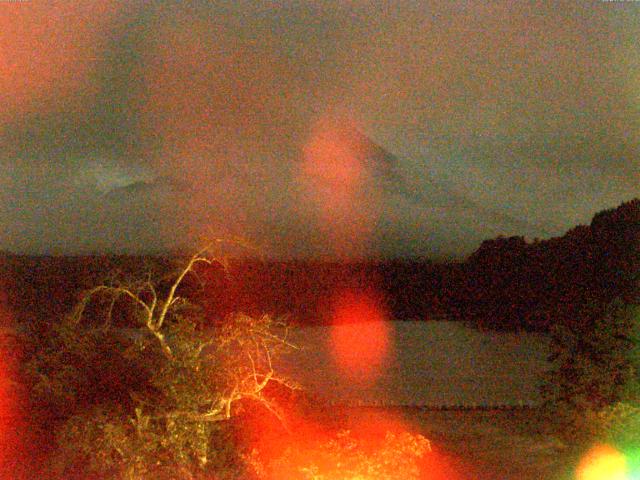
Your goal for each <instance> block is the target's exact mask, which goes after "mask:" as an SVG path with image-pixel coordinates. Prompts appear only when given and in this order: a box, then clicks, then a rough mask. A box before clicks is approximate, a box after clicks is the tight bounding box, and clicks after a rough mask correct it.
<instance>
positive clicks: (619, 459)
mask: <svg viewBox="0 0 640 480" xmlns="http://www.w3.org/2000/svg"><path fill="white" fill-rule="evenodd" d="M576 480H629V467H628V465H627V459H626V458H625V456H624V454H623V453H622V452H620V451H618V450H616V449H615V448H613V447H612V446H610V445H597V446H595V447H593V448H592V449H591V450H590V451H589V452H588V453H587V455H585V457H584V458H583V459H582V460H581V461H580V464H579V466H578V469H577V471H576Z"/></svg>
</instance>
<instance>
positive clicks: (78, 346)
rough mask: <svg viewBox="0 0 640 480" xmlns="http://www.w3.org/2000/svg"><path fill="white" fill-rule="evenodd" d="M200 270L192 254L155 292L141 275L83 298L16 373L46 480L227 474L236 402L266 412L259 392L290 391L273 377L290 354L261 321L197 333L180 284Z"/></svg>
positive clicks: (277, 332) (234, 459)
mask: <svg viewBox="0 0 640 480" xmlns="http://www.w3.org/2000/svg"><path fill="white" fill-rule="evenodd" d="M212 261H213V260H212V259H211V258H209V257H208V256H207V255H206V250H205V251H202V252H200V253H198V254H196V255H194V256H193V257H191V258H190V259H189V260H188V261H187V263H186V265H185V266H184V267H183V268H182V269H181V270H179V271H178V272H177V273H176V274H175V275H174V276H173V277H172V281H171V283H170V285H168V286H167V287H166V288H165V289H164V290H162V289H160V288H158V287H157V284H154V283H153V282H152V281H151V280H150V279H149V278H147V279H145V280H143V281H140V282H136V283H129V284H112V285H100V286H97V287H95V288H93V289H91V290H89V291H88V292H86V293H85V294H84V295H83V296H82V298H81V300H80V302H79V303H78V305H77V307H76V308H75V309H74V311H73V312H72V313H71V314H70V315H69V316H67V317H66V318H64V319H63V320H62V321H61V322H60V324H58V325H56V326H55V328H54V329H53V335H52V336H51V337H50V338H48V339H47V340H46V341H44V342H43V344H42V345H41V346H40V347H41V348H39V349H37V351H36V352H35V355H34V357H33V359H32V360H31V361H30V362H28V363H27V371H28V374H29V376H30V378H31V384H32V393H33V401H34V404H35V405H39V406H40V407H41V409H40V410H41V411H43V412H46V413H47V414H48V420H49V422H50V425H51V426H53V430H54V431H55V442H56V444H57V446H58V449H57V454H56V455H55V456H54V460H53V461H52V462H51V467H52V468H51V472H50V474H51V475H52V476H53V475H58V476H60V477H63V478H75V477H77V478H83V479H84V478H91V475H95V476H96V477H97V478H122V479H144V478H152V477H153V478H154V479H157V478H173V479H181V478H185V479H191V478H199V477H200V476H204V475H205V474H207V472H210V471H212V470H214V471H216V478H221V479H222V478H225V475H226V476H227V477H229V478H233V477H234V476H235V475H236V474H237V475H239V473H238V472H239V471H240V470H241V465H240V460H239V459H240V457H239V454H238V451H236V450H235V449H232V448H228V443H227V437H228V432H227V431H226V430H227V427H226V425H225V424H226V423H227V422H226V421H227V420H229V419H230V418H232V417H233V416H234V415H235V414H236V412H237V405H238V404H239V402H240V401H243V400H249V401H256V402H260V403H261V404H262V405H264V406H266V407H267V408H268V409H269V410H270V411H272V412H277V410H276V407H275V405H274V404H273V401H272V399H271V398H269V397H268V396H267V395H266V394H265V392H266V388H267V386H268V385H269V384H271V383H274V382H276V383H279V384H282V385H285V386H287V387H293V385H292V384H291V383H290V382H289V381H288V380H287V379H286V378H283V377H281V376H279V375H278V374H277V372H275V370H274V368H273V359H274V358H275V357H276V356H277V355H278V354H279V353H280V352H282V351H283V349H287V348H290V347H291V345H289V344H288V342H287V340H286V325H284V324H283V323H281V322H279V321H276V320H274V319H272V318H271V317H269V316H262V317H259V318H252V317H249V316H246V315H243V314H235V315H231V316H229V317H228V318H226V319H224V320H223V321H219V322H216V323H215V324H214V325H205V323H204V321H203V315H202V313H201V311H200V310H199V309H198V308H197V306H195V305H193V304H192V303H191V302H190V301H189V299H188V298H185V297H183V296H181V295H180V291H181V290H180V285H181V283H182V282H183V280H184V279H185V278H186V277H188V276H193V275H195V273H196V270H195V268H196V266H197V265H207V264H210V263H211V262H212ZM221 440H224V441H221Z"/></svg>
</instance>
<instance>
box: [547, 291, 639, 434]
mask: <svg viewBox="0 0 640 480" xmlns="http://www.w3.org/2000/svg"><path fill="white" fill-rule="evenodd" d="M585 309H586V310H587V309H588V313H583V315H585V316H586V315H590V321H589V328H586V327H584V326H583V328H581V329H580V330H576V329H572V328H570V327H569V326H567V325H556V326H555V328H554V329H553V332H552V348H553V351H552V356H551V358H550V360H551V361H552V362H553V364H554V369H553V370H552V371H551V372H549V375H548V379H547V380H548V381H547V383H546V385H545V386H544V390H543V393H544V396H545V398H546V401H547V403H546V410H547V413H548V414H549V419H550V420H552V422H553V423H554V424H555V425H556V426H557V427H558V431H560V432H562V434H563V435H564V436H565V437H566V438H567V439H568V440H571V441H572V442H573V443H575V442H576V440H578V441H579V440H584V441H589V440H593V439H594V438H600V439H604V438H609V437H610V436H611V435H614V436H616V435H617V434H614V433H613V432H614V430H617V429H619V427H620V425H619V422H621V421H622V416H628V418H629V419H630V420H631V419H632V418H633V415H632V413H633V411H634V410H635V408H637V407H640V309H639V308H638V306H632V305H626V304H624V303H623V302H622V301H619V300H618V301H615V302H613V303H611V304H610V305H607V306H606V307H599V306H590V307H585ZM639 439H640V437H639Z"/></svg>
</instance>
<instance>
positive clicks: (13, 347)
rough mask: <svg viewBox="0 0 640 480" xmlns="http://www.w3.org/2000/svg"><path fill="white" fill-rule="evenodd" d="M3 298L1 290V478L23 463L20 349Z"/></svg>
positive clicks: (14, 472)
mask: <svg viewBox="0 0 640 480" xmlns="http://www.w3.org/2000/svg"><path fill="white" fill-rule="evenodd" d="M5 305H6V297H5V294H4V292H3V291H2V290H0V475H1V476H2V478H6V476H7V475H14V474H17V473H16V466H17V465H18V464H20V463H24V462H23V459H22V455H21V452H22V447H23V440H24V431H23V427H24V424H23V419H24V416H23V413H24V412H22V411H21V410H20V406H21V405H23V402H21V400H20V391H19V383H18V382H17V368H18V360H19V354H20V352H19V348H18V345H17V342H16V338H15V332H14V330H13V325H12V316H11V315H10V314H9V311H8V309H7V308H6V306H5Z"/></svg>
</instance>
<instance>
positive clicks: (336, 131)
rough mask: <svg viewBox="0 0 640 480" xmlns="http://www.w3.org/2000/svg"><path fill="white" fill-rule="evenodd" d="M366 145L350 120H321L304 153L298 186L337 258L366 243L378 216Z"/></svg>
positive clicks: (312, 131)
mask: <svg viewBox="0 0 640 480" xmlns="http://www.w3.org/2000/svg"><path fill="white" fill-rule="evenodd" d="M369 148H370V147H369V145H368V144H367V143H366V141H364V137H361V136H360V135H358V134H357V130H356V128H355V126H354V123H353V122H351V121H349V120H344V121H341V120H337V119H333V118H332V119H322V120H320V121H318V122H317V123H316V124H315V125H314V126H313V127H312V129H311V132H310V135H309V138H308V140H307V142H306V144H305V146H304V149H303V163H302V166H301V168H300V171H299V182H300V185H301V186H302V187H303V192H304V195H305V197H304V198H305V201H306V202H308V206H309V207H311V211H312V212H314V214H317V220H318V222H319V223H320V227H321V228H323V229H324V233H325V234H326V235H327V236H328V237H329V240H330V241H331V245H332V247H333V250H334V252H333V253H335V254H338V255H346V256H349V255H353V254H357V253H358V252H359V250H361V248H362V247H363V246H364V245H365V244H366V242H367V241H368V240H369V239H370V237H371V233H372V231H373V227H374V225H375V220H376V217H377V212H376V200H375V197H376V196H375V192H374V191H373V190H372V189H374V187H375V185H374V182H373V175H372V171H371V165H370V164H369V163H368V162H367V157H368V155H369V154H370V151H369Z"/></svg>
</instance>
